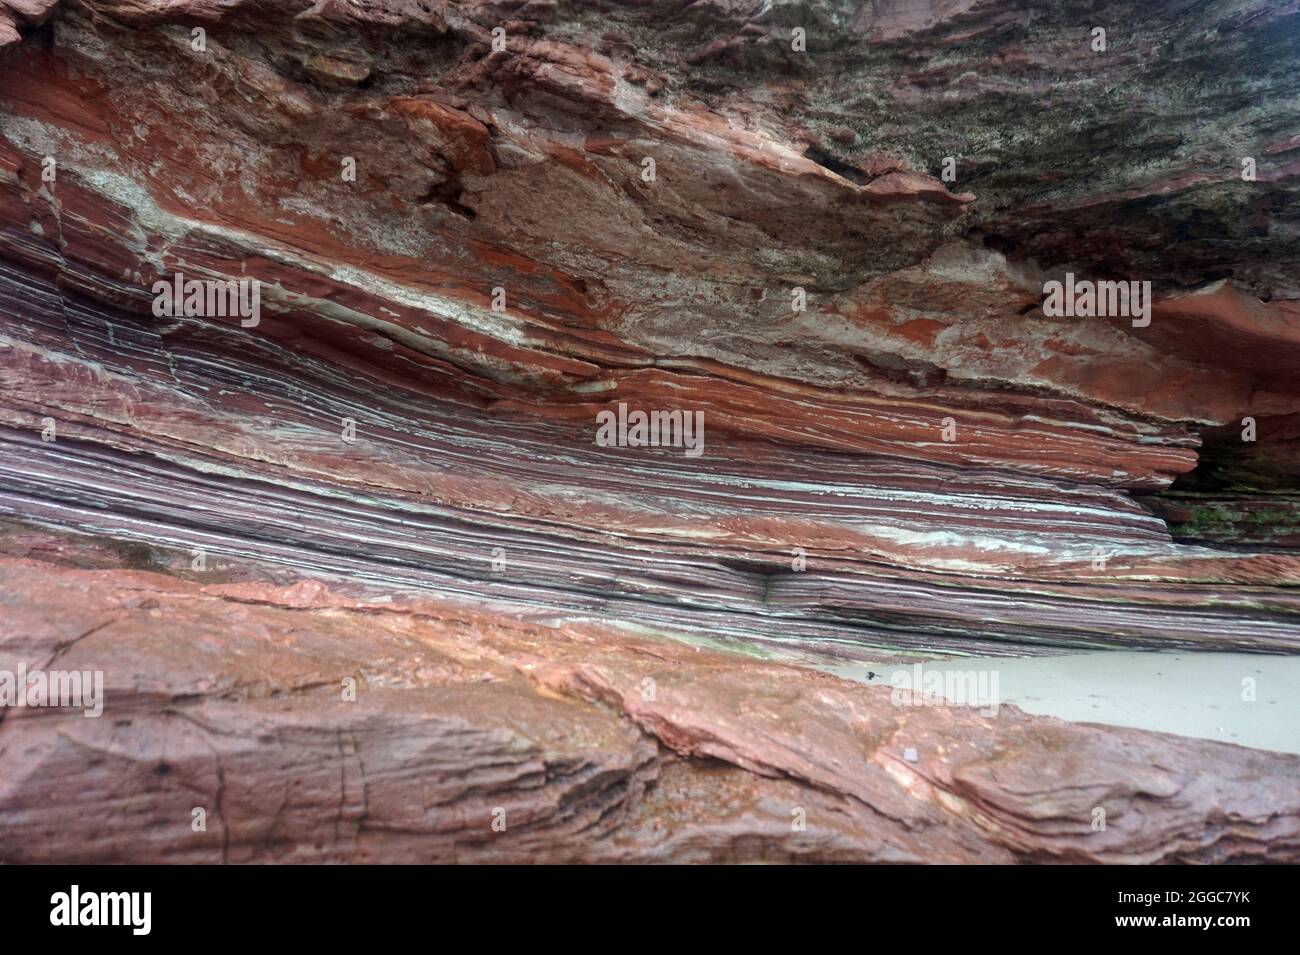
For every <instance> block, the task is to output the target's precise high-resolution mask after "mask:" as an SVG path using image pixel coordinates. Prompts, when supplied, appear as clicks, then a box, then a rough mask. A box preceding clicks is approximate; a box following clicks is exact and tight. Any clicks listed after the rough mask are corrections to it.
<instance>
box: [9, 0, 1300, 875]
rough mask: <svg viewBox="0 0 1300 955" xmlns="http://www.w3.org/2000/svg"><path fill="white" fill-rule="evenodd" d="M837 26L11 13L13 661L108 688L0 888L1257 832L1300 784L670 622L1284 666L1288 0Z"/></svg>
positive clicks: (915, 15)
mask: <svg viewBox="0 0 1300 955" xmlns="http://www.w3.org/2000/svg"><path fill="white" fill-rule="evenodd" d="M852 6H853V5H849V7H852ZM849 7H845V6H844V5H842V4H838V3H827V2H820V0H798V2H794V3H786V4H778V5H769V4H765V3H758V2H755V3H747V2H746V3H707V4H690V5H687V6H686V7H685V8H682V9H678V8H676V7H673V8H671V9H668V8H666V7H664V6H663V5H660V4H649V5H647V4H640V3H635V4H631V3H629V4H622V3H615V4H608V5H605V6H604V7H602V8H601V12H600V14H599V16H596V15H594V14H591V13H590V11H588V12H587V13H586V14H584V13H582V12H581V11H580V10H579V9H578V7H577V6H574V5H568V6H565V5H552V4H528V5H525V6H522V7H519V6H512V5H505V6H502V5H498V4H496V3H490V2H470V3H445V2H441V0H429V2H420V3H415V2H406V0H376V2H373V3H368V4H365V5H356V4H350V3H347V4H345V3H338V2H332V0H329V2H314V3H309V2H307V0H302V2H294V3H288V4H263V3H256V2H220V3H217V2H207V0H181V2H177V3H172V4H165V5H159V4H153V3H138V2H134V0H77V2H68V3H63V4H55V3H49V2H14V0H10V2H8V3H0V49H2V50H3V51H4V52H3V53H2V54H0V315H2V316H3V319H2V320H0V322H2V324H0V515H3V516H4V517H5V518H7V519H9V520H11V521H13V523H12V524H10V525H6V527H5V529H4V533H3V534H0V552H3V553H5V554H7V555H9V556H7V557H3V558H0V600H3V602H4V605H5V608H6V615H5V616H6V619H5V623H4V624H3V626H0V653H3V654H4V655H5V658H6V659H7V660H8V661H9V662H11V663H15V665H16V661H22V662H25V663H27V664H29V665H32V664H34V663H45V664H48V663H49V662H50V661H52V660H56V659H57V660H58V661H60V662H67V663H69V664H70V665H71V664H74V663H75V664H81V663H83V662H84V663H85V665H87V666H89V665H92V664H93V665H100V664H102V665H103V666H104V667H105V669H106V672H107V675H108V678H109V692H108V699H109V703H108V710H107V711H106V717H105V718H103V719H101V720H84V719H82V718H81V717H80V715H79V714H78V715H75V716H67V715H64V714H60V713H50V712H48V711H39V712H38V711H33V710H27V711H22V712H19V711H16V710H15V711H8V712H6V713H5V714H4V720H3V724H2V725H0V780H3V783H0V836H4V835H8V834H10V833H13V832H18V831H21V832H24V833H36V834H41V835H42V839H37V840H34V841H31V840H24V841H22V842H21V843H17V842H15V841H13V840H7V839H4V838H0V846H9V847H10V848H8V849H6V850H3V851H7V852H8V853H9V855H7V856H5V857H4V861H71V860H74V859H76V860H83V861H156V860H169V861H198V860H204V861H209V860H210V861H215V860H227V861H246V860H248V861H296V860H313V861H323V860H345V861H429V860H439V861H452V860H464V861H479V860H482V861H488V860H512V861H525V860H531V861H570V860H587V861H591V860H644V861H682V860H732V859H755V858H763V859H774V860H825V859H830V860H870V861H961V862H972V861H995V862H1009V861H1047V860H1068V861H1122V862H1152V861H1227V860H1271V861H1282V860H1285V861H1295V859H1296V856H1297V845H1298V844H1300V839H1298V838H1297V829H1298V827H1300V823H1297V806H1296V793H1297V791H1300V787H1297V786H1296V782H1297V778H1298V777H1300V772H1298V767H1297V760H1296V758H1295V757H1290V756H1284V755H1281V754H1274V753H1264V752H1259V751H1250V750H1246V749H1241V748H1236V747H1230V746H1221V745H1217V744H1211V743H1205V742H1194V741H1191V740H1184V739H1178V738H1175V737H1170V736H1160V735H1157V734H1149V733H1140V732H1136V731H1125V730H1117V729H1104V728H1101V727H1097V726H1088V725H1069V724H1063V723H1059V722H1055V721H1051V720H1044V719H1034V718H1029V717H1026V716H1024V715H1022V714H1020V713H1019V712H1017V711H1014V710H1011V709H1006V710H1004V711H1003V714H1002V715H1000V716H999V717H997V718H994V719H986V718H983V717H980V716H979V715H978V714H975V713H972V712H967V711H964V710H957V709H952V708H934V707H920V708H900V707H897V706H894V705H892V703H891V702H890V700H889V699H888V694H887V693H882V692H881V691H879V690H876V689H874V688H870V687H862V686H857V685H853V684H849V683H846V682H843V681H839V680H835V679H833V678H831V677H828V676H825V675H822V674H818V673H815V672H812V671H809V670H806V669H801V668H799V667H796V666H794V665H784V664H778V663H775V662H773V663H764V662H757V661H755V660H754V659H752V658H749V657H745V656H742V655H740V654H738V653H724V652H721V651H713V650H709V651H704V650H697V649H695V648H694V647H693V646H692V645H691V644H690V641H696V642H699V641H701V640H709V641H713V640H719V641H723V642H725V643H726V644H727V645H729V646H731V647H733V648H740V649H744V650H747V651H749V652H756V651H758V652H767V653H775V654H780V655H791V654H793V655H794V657H795V658H796V659H798V658H799V655H800V654H808V655H817V656H818V657H819V658H833V659H873V658H874V657H876V656H879V655H880V654H882V653H884V654H895V655H897V654H908V653H933V652H959V653H979V654H989V655H999V654H1018V653H1041V652H1051V651H1053V650H1055V651H1057V652H1059V651H1061V650H1063V649H1068V648H1114V647H1137V648H1143V649H1158V648H1164V649H1183V650H1194V649H1214V650H1225V649H1232V650H1250V651H1265V652H1286V653H1293V652H1296V650H1297V649H1298V648H1300V647H1298V644H1300V596H1297V593H1298V592H1297V590H1296V587H1297V586H1300V554H1298V553H1297V551H1296V550H1295V547H1296V542H1297V540H1300V537H1298V536H1297V531H1296V528H1297V527H1300V519H1298V518H1297V517H1296V514H1297V510H1296V503H1295V498H1296V492H1297V490H1298V489H1297V488H1296V486H1295V474H1296V471H1297V466H1298V463H1300V451H1298V450H1297V449H1298V448H1300V431H1297V428H1296V421H1297V416H1298V415H1300V383H1298V381H1297V378H1296V375H1295V368H1296V366H1297V359H1298V358H1300V311H1298V309H1297V304H1296V303H1297V302H1298V301H1300V278H1298V276H1300V252H1298V251H1297V247H1296V244H1295V241H1294V229H1292V228H1290V227H1289V225H1288V223H1290V222H1291V220H1290V219H1289V218H1288V215H1289V212H1288V210H1289V209H1290V208H1291V207H1292V206H1293V205H1294V202H1295V201H1296V195H1297V183H1298V182H1300V160H1297V159H1296V155H1295V149H1294V145H1295V142H1296V137H1297V133H1296V129H1297V127H1300V116H1297V114H1296V111H1295V97H1294V95H1293V93H1294V70H1293V69H1292V66H1293V60H1294V50H1293V49H1292V48H1291V47H1290V46H1289V45H1288V37H1293V36H1294V31H1295V19H1296V17H1297V16H1300V7H1298V6H1297V5H1296V4H1266V3H1258V4H1254V5H1251V6H1248V7H1247V8H1245V9H1242V8H1240V5H1238V4H1230V3H1226V2H1225V3H1214V4H1210V5H1209V7H1208V8H1207V10H1206V11H1204V24H1203V27H1204V31H1205V32H1204V33H1202V32H1200V30H1199V28H1198V30H1197V31H1189V30H1187V29H1186V28H1185V24H1184V23H1183V22H1182V21H1180V20H1179V19H1178V17H1177V15H1176V13H1174V12H1171V10H1167V9H1165V8H1164V7H1162V6H1161V5H1158V4H1157V5H1154V7H1153V8H1151V9H1148V7H1147V6H1145V5H1144V6H1142V7H1141V8H1140V9H1139V8H1138V7H1136V6H1135V7H1134V9H1133V11H1132V15H1131V16H1129V17H1128V18H1127V20H1126V22H1125V24H1123V25H1122V26H1120V27H1118V28H1117V27H1115V26H1112V28H1111V29H1112V38H1113V39H1114V40H1115V43H1114V46H1113V48H1112V49H1111V50H1110V51H1109V52H1108V53H1107V54H1106V55H1099V54H1098V53H1097V52H1095V51H1093V50H1092V49H1091V48H1090V46H1089V43H1088V38H1087V37H1088V31H1087V29H1086V26H1085V25H1081V24H1079V23H1077V22H1074V21H1073V20H1071V19H1070V15H1069V13H1068V11H1066V12H1062V11H1043V10H1037V11H1034V12H1032V14H1031V11H1030V9H1029V6H1028V5H1027V4H1025V3H1021V2H1019V0H916V2H913V0H890V2H881V3H874V4H864V5H859V7H860V9H856V10H852V9H849ZM597 21H598V22H597ZM195 27H201V28H202V29H203V30H204V31H205V33H204V34H203V36H204V42H203V44H200V45H199V46H196V41H195V39H194V34H193V33H192V32H191V31H192V30H193V29H194V28H195ZM795 27H800V28H803V29H805V31H806V34H807V36H806V39H807V41H808V42H807V47H806V49H805V50H803V51H797V50H796V49H794V48H793V47H792V43H791V38H792V30H793V29H794V28H795ZM496 28H500V29H502V30H504V31H505V37H504V38H505V44H504V49H500V48H499V47H500V43H499V42H498V43H496V46H494V40H495V39H497V38H498V37H500V34H496V35H495V36H494V29H496ZM1207 37H1208V38H1207ZM1207 44H1211V46H1208V47H1207ZM1207 49H1208V50H1210V51H1212V53H1213V57H1214V59H1215V63H1216V66H1215V73H1216V75H1215V76H1213V77H1211V76H1208V75H1207V74H1206V66H1205V63H1206V58H1207V56H1209V55H1210V54H1209V53H1208V52H1207ZM1160 78H1163V79H1160ZM1238 79H1239V80H1240V82H1242V83H1246V84H1248V87H1249V90H1250V95H1249V96H1242V95H1240V91H1239V90H1237V89H1236V87H1233V86H1232V83H1234V82H1237V80H1238ZM1193 116H1194V117H1196V121H1195V122H1194V123H1193V122H1190V121H1189V120H1188V117H1193ZM1238 154H1240V155H1238ZM1243 157H1251V158H1253V159H1254V160H1255V161H1256V163H1257V170H1256V172H1257V175H1256V176H1255V178H1254V179H1243V178H1242V159H1243ZM946 159H952V160H953V162H954V164H955V169H956V176H955V181H950V179H951V178H952V177H951V176H946V175H945V172H944V167H945V160H946ZM648 160H652V161H653V167H651V165H650V164H649V163H648V162H647V161H648ZM51 161H52V164H51ZM349 169H352V170H355V178H349V177H348V175H346V173H347V171H348V170H349ZM651 169H653V174H651ZM51 172H52V173H53V174H54V178H53V179H50V178H49V176H50V174H51ZM177 272H183V273H184V274H185V275H186V276H189V277H191V278H195V279H213V280H225V279H233V280H244V279H256V280H258V281H259V282H260V283H261V285H260V295H261V298H260V301H261V309H262V311H261V315H260V320H259V321H258V322H257V324H256V325H254V326H251V327H249V326H246V325H245V324H244V323H242V322H241V316H238V315H225V316H217V315H203V316H200V315H191V316H183V315H182V316H171V317H169V316H159V315H156V314H155V313H154V310H153V301H152V298H153V293H152V291H151V289H152V286H153V283H154V282H155V281H159V280H163V281H171V280H172V278H173V276H174V275H175V273H177ZM1066 272H1070V273H1071V274H1077V275H1079V276H1089V277H1092V278H1101V279H1110V278H1123V279H1125V280H1133V281H1147V282H1150V283H1151V285H1152V292H1153V299H1154V301H1153V304H1152V309H1151V323H1150V325H1149V326H1141V327H1140V326H1135V325H1134V324H1133V323H1132V322H1131V321H1129V320H1128V318H1129V317H1128V316H1120V317H1109V318H1105V317H1102V318H1095V319H1086V318H1074V317H1071V318H1052V317H1049V316H1048V315H1047V314H1045V313H1044V310H1043V309H1042V307H1041V305H1042V301H1043V296H1044V291H1043V288H1044V282H1045V281H1047V280H1048V279H1050V278H1053V277H1059V276H1061V275H1064V274H1065V273H1066ZM498 290H499V292H498ZM502 295H504V308H500V307H495V306H496V305H497V304H499V302H500V301H501V296H502ZM801 301H802V303H803V304H805V305H806V307H805V308H804V309H803V310H799V309H797V308H796V307H795V303H796V302H801ZM620 404H625V405H629V406H631V407H633V408H639V409H677V410H682V411H689V412H696V411H698V412H702V413H703V415H704V420H705V421H706V423H707V428H706V434H707V443H706V447H705V449H704V453H703V454H702V455H701V457H699V458H698V459H694V458H690V457H687V456H685V455H683V454H682V452H681V449H677V448H662V449H637V448H606V447H601V446H598V445H597V444H596V443H595V442H594V433H595V425H594V422H595V420H596V416H597V414H598V413H599V412H602V411H606V410H614V409H617V408H618V406H619V405H620ZM1243 419H1249V420H1250V421H1252V422H1254V424H1253V425H1252V427H1254V428H1255V429H1256V431H1257V434H1256V435H1255V438H1256V439H1255V440H1254V441H1249V442H1247V441H1243V440H1241V435H1242V433H1243V432H1242V429H1243V427H1245V425H1244V423H1243ZM345 421H351V422H352V425H353V427H354V428H355V431H354V432H352V433H349V432H348V430H347V428H346V426H345V424H344V422H345ZM51 428H52V429H53V430H50V429H51ZM43 433H45V434H46V435H47V437H49V438H52V439H53V440H42V434H43ZM345 436H346V437H345ZM353 438H354V439H355V440H353ZM1171 485H1172V489H1171ZM50 528H55V529H57V530H50ZM74 534H81V535H91V536H90V537H85V536H73V535H74ZM196 548H201V549H203V550H204V552H205V553H206V554H207V555H208V556H209V557H210V562H211V567H210V568H207V569H203V570H193V569H192V564H191V559H192V558H191V554H192V553H193V551H194V549H196ZM498 551H499V552H500V554H499V555H498ZM799 561H804V562H805V564H804V565H803V566H798V564H799ZM8 665H9V664H8V663H4V662H0V669H3V668H4V667H5V666H8ZM348 676H353V677H356V678H357V679H358V681H359V685H360V686H361V692H360V693H359V694H358V697H357V700H356V702H355V703H351V702H344V701H343V700H341V699H340V692H339V684H340V682H341V681H342V679H343V678H344V677H348ZM646 679H651V680H653V681H654V683H653V685H654V686H655V687H657V690H656V692H655V694H653V695H652V696H649V697H647V696H646V695H645V694H644V685H643V681H644V680H646ZM906 749H915V750H917V754H918V759H917V761H915V762H912V761H909V760H907V759H905V758H903V756H902V753H903V751H904V750H906ZM199 803H202V804H203V805H204V806H206V807H207V808H208V810H209V812H210V815H211V818H212V820H213V821H212V823H211V824H210V825H209V828H208V830H207V833H206V834H196V833H194V832H193V831H192V830H191V829H190V828H189V815H190V812H191V810H192V809H193V808H194V806H195V805H197V804H199ZM1097 807H1103V808H1105V809H1106V811H1107V813H1108V815H1109V817H1110V819H1111V822H1110V825H1109V826H1108V827H1107V829H1106V830H1105V831H1101V832H1094V831H1093V830H1092V828H1091V814H1092V812H1093V810H1094V809H1096V808H1097ZM496 808H501V809H504V810H505V813H506V816H507V818H508V819H509V820H510V826H509V829H508V834H498V833H495V832H494V831H493V830H492V828H491V822H492V811H493V810H494V809H496ZM796 808H801V809H803V810H805V814H806V817H807V821H808V827H807V829H806V830H805V831H798V830H794V829H792V828H791V818H792V815H791V814H792V812H793V811H794V810H795V809H796ZM105 818H107V819H111V820H113V823H112V825H110V826H100V825H99V824H98V823H96V824H95V825H96V828H94V829H93V831H92V829H91V828H90V820H99V819H105ZM30 846H44V847H45V848H44V849H42V850H39V851H38V850H36V849H32V848H24V847H30Z"/></svg>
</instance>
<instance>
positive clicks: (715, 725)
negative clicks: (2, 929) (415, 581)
mask: <svg viewBox="0 0 1300 955" xmlns="http://www.w3.org/2000/svg"><path fill="white" fill-rule="evenodd" d="M23 539H24V543H25V544H26V546H28V547H29V548H31V549H32V550H34V551H43V552H44V553H45V555H46V556H47V557H48V556H50V555H51V554H53V553H57V554H60V555H61V556H62V557H63V558H64V559H65V560H66V559H68V558H69V557H70V556H73V555H75V556H77V557H79V558H80V559H82V560H83V561H86V560H89V561H90V562H94V563H101V564H102V563H103V562H104V560H105V558H104V557H103V555H100V556H99V557H98V559H97V560H96V555H95V554H94V552H93V549H91V550H90V551H87V550H86V549H84V548H72V547H69V545H68V544H67V543H66V542H65V541H61V540H58V539H50V538H48V535H46V536H42V535H31V534H28V535H24V537H23ZM11 543H12V540H11ZM0 606H2V607H3V609H4V612H5V614H6V617H7V619H8V620H9V625H8V626H7V627H6V637H5V639H4V641H3V643H0V661H7V665H8V666H10V667H11V668H12V667H13V666H14V665H15V664H14V663H13V660H14V658H16V657H17V658H23V659H26V660H31V661H34V663H33V665H35V664H36V663H40V664H43V665H44V666H46V667H47V668H49V667H50V665H51V664H52V663H54V662H56V661H57V665H58V666H60V667H63V668H68V669H89V668H94V667H96V666H101V665H104V664H106V663H108V662H110V661H111V668H107V674H108V676H109V682H108V684H107V686H106V688H105V692H106V696H107V698H108V699H111V700H112V707H111V718H108V717H109V713H108V712H106V714H105V717H104V718H100V719H87V718H85V717H83V716H82V714H81V713H79V712H78V713H73V714H71V715H67V714H66V713H64V712H62V711H58V710H37V709H25V710H15V711H11V712H10V714H9V715H8V716H7V717H6V719H5V720H4V723H3V724H2V725H0V764H2V765H4V767H5V769H6V772H5V774H4V776H3V781H2V782H0V823H3V825H4V826H5V827H6V829H10V830H18V829H21V831H22V833H23V838H22V839H14V840H6V841H5V842H4V843H3V849H0V852H3V857H4V861H7V862H28V861H91V862H104V861H121V860H140V859H149V860H165V861H178V862H200V861H206V862H215V861H227V862H271V861H281V862H283V861H323V860H329V861H389V862H393V861H545V862H562V861H593V860H601V861H615V860H620V861H632V860H636V861H663V860H673V861H758V860H764V861H798V860H818V861H873V862H922V861H928V862H939V861H942V862H1009V861H1017V860H1020V861H1069V862H1130V863H1131V862H1180V861H1213V862H1222V861H1233V860H1236V861H1252V860H1294V859H1295V858H1297V856H1298V855H1300V787H1297V786H1296V785H1295V783H1296V779H1297V777H1298V776H1300V757H1296V756H1280V755H1278V754H1273V753H1263V752H1257V751H1253V750H1248V749H1244V748H1242V747H1237V746H1229V745H1224V744H1220V743H1214V742H1208V741H1193V740H1185V739H1179V738H1177V737H1171V736H1161V735H1158V734H1153V733H1141V732H1136V731H1130V730H1121V729H1112V728H1102V727H1096V726H1082V725H1073V724H1068V723H1063V722H1060V721H1057V720H1051V719H1034V718H1028V717H1025V716H1023V715H1022V714H1020V713H1019V711H1017V710H1015V709H1013V708H1006V709H1004V710H1002V711H1001V712H1000V713H999V716H998V717H997V718H996V719H985V718H983V717H981V716H979V715H978V714H977V713H976V711H974V710H971V709H965V708H952V707H916V708H911V707H904V706H896V705H893V703H892V702H891V698H890V697H891V691H890V690H889V689H888V688H885V687H868V686H862V685H859V684H855V683H848V682H845V681H842V680H839V679H836V678H834V677H831V676H828V675H825V674H816V673H813V672H811V671H808V670H806V669H802V668H798V667H791V666H782V665H779V664H774V663H768V662H763V661H757V660H754V661H742V660H740V659H738V658H737V657H736V656H734V655H731V654H722V653H718V652H716V651H712V650H701V649H700V648H698V647H697V648H691V647H687V646H685V645H683V644H681V643H677V642H674V641H663V640H655V639H653V638H649V637H646V636H637V635H635V634H631V633H629V632H626V631H625V630H620V629H619V628H611V627H608V626H592V625H590V624H587V623H581V622H562V623H557V622H554V621H550V620H546V619H545V618H544V617H542V616H541V615H535V614H521V615H519V616H514V615H503V614H500V613H493V612H491V611H485V610H484V609H483V608H482V607H481V606H479V605H469V604H465V603H463V602H454V601H446V600H436V599H427V598H415V599H410V600H406V599H403V600H391V598H390V599H389V600H388V601H375V600H374V599H373V598H372V599H366V598H357V597H348V596H345V595H342V594H338V593H335V592H332V591H330V590H329V589H327V588H325V587H324V586H322V585H320V584H319V583H314V582H300V583H298V584H295V585H292V586H289V587H284V586H280V585H276V584H271V583H266V582H260V581H258V582H254V581H244V582H240V583H226V584H207V585H203V584H199V583H196V582H194V581H184V580H178V579H177V578H176V577H173V576H169V575H162V574H158V573H154V572H147V571H133V570H124V569H68V568H66V567H62V566H56V565H54V564H51V563H47V562H37V561H33V560H29V559H22V558H14V557H9V556H6V557H3V558H0ZM349 677H351V678H353V679H355V680H357V681H358V682H359V686H360V689H359V690H358V694H357V699H356V701H355V702H347V701H344V700H342V699H341V698H340V694H339V692H338V688H339V686H340V685H341V683H342V681H343V680H344V679H345V678H349ZM909 750H913V751H914V752H912V753H910V754H909V753H908V751H909ZM1098 807H1100V808H1101V809H1103V810H1104V811H1105V813H1106V822H1107V825H1106V827H1105V829H1104V830H1100V831H1098V830H1095V829H1094V826H1093V821H1094V812H1095V811H1096V809H1097V808H1098ZM195 808H202V809H204V810H205V811H206V813H207V814H208V816H209V818H210V820H211V824H210V825H209V826H208V828H207V830H206V831H204V832H198V833H196V832H194V831H193V829H192V826H191V819H192V813H193V810H194V809H195ZM502 811H503V812H504V815H503V816H499V817H497V818H502V819H503V820H504V823H505V828H504V831H494V830H493V828H492V821H493V819H494V813H497V812H502ZM796 813H801V814H802V816H801V821H802V822H803V823H804V827H803V828H802V829H796V828H795V827H794V826H792V820H793V819H794V818H796V815H795V814H796ZM105 820H107V821H108V823H109V824H105Z"/></svg>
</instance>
